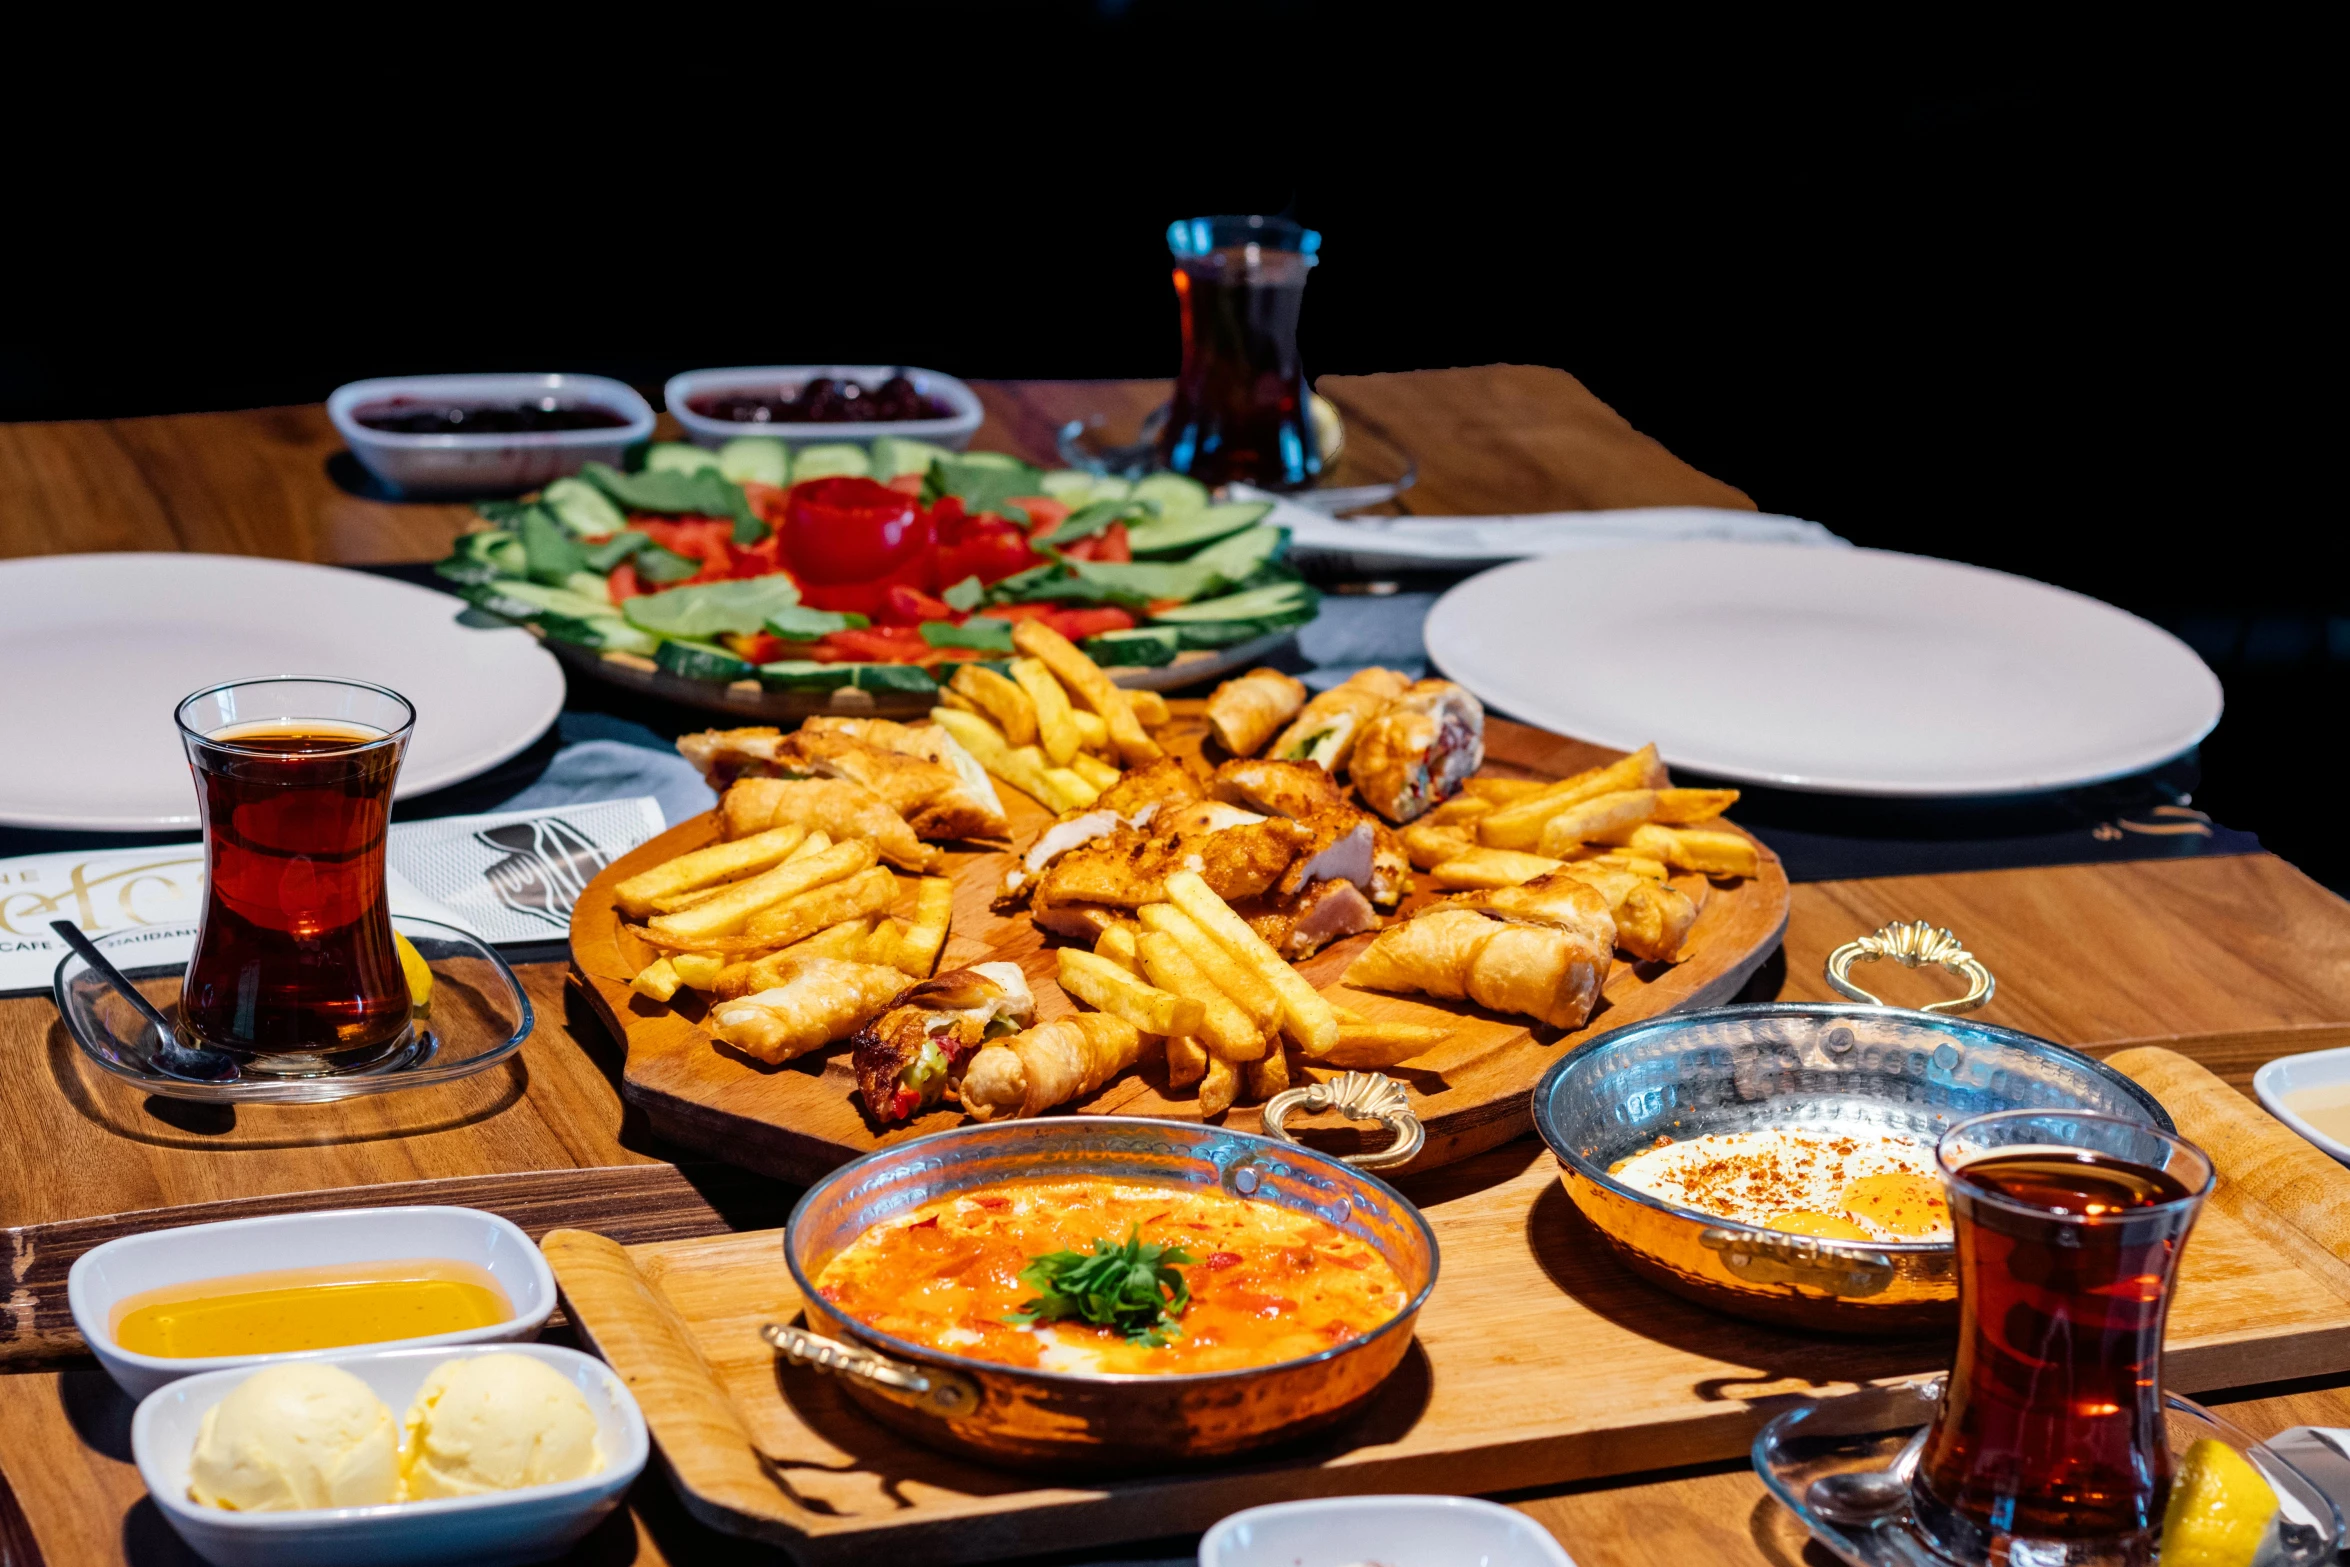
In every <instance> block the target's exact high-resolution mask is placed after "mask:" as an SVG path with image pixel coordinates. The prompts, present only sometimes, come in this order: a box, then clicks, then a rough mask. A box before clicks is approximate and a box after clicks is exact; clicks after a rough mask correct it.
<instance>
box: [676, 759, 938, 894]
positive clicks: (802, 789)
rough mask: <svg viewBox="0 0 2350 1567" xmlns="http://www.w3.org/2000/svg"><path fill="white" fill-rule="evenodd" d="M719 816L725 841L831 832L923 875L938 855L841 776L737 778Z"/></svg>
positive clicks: (882, 804)
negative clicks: (796, 830) (772, 831)
mask: <svg viewBox="0 0 2350 1567" xmlns="http://www.w3.org/2000/svg"><path fill="white" fill-rule="evenodd" d="M718 813H719V819H720V820H721V821H722V822H723V823H724V825H725V829H726V836H727V837H729V838H747V837H749V836H750V835H751V834H752V833H755V832H765V831H767V830H768V829H769V828H771V827H792V826H797V827H807V828H810V829H813V830H815V831H819V832H825V833H829V834H831V836H832V840H833V841H834V842H835V843H846V842H850V841H853V840H856V839H863V840H865V841H866V842H869V843H871V844H872V845H873V850H874V852H875V853H876V854H878V855H880V856H881V857H882V858H883V859H885V860H887V861H889V862H890V863H891V864H892V865H895V866H898V867H900V868H901V869H904V870H909V871H926V870H928V869H930V867H931V863H932V861H933V860H934V858H935V857H936V856H935V855H934V853H933V851H932V850H931V849H930V848H929V847H927V846H926V845H925V844H924V843H923V842H922V840H921V839H920V838H917V837H915V836H914V829H913V828H912V827H909V826H908V825H906V821H905V818H903V817H901V816H900V815H898V813H897V812H895V811H893V810H891V809H890V808H889V806H888V804H887V803H886V802H885V801H883V800H882V799H881V797H880V796H878V795H876V794H874V793H873V791H872V790H870V789H867V788H866V787H865V786H864V785H863V784H858V783H851V782H850V781H849V780H847V779H845V778H739V779H737V780H735V782H733V783H732V784H729V785H728V786H727V790H726V794H725V797H724V798H722V799H721V800H720V801H719V802H718Z"/></svg>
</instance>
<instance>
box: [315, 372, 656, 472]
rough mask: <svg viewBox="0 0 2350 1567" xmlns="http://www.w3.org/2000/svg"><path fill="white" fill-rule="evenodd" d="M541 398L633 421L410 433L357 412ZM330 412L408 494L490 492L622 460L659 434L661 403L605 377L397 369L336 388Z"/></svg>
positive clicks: (356, 447)
mask: <svg viewBox="0 0 2350 1567" xmlns="http://www.w3.org/2000/svg"><path fill="white" fill-rule="evenodd" d="M542 397H556V398H561V399H562V400H564V401H565V402H572V403H593V404H595V405H596V406H597V407H599V408H609V409H610V410H611V411H612V412H614V413H616V414H618V415H620V416H621V418H623V419H624V420H626V421H627V422H626V423H625V424H620V425H615V426H611V427H608V428H605V429H601V430H526V431H507V432H500V431H486V430H485V431H483V432H482V433H480V434H478V435H404V434H401V433H400V432H398V431H395V430H372V429H369V428H368V427H367V426H366V425H363V424H361V423H360V422H359V420H358V418H357V413H358V410H359V409H361V408H363V407H365V406H367V405H369V404H371V403H388V402H392V401H394V400H396V399H402V398H405V399H412V400H414V401H417V402H431V403H457V404H478V403H506V402H524V401H536V400H537V399H539V398H542ZM326 416H327V417H328V418H329V419H331V420H333V421H334V426H335V429H336V431H337V432H338V433H339V434H340V435H341V436H342V438H343V440H344V441H345V442H346V443H347V444H348V445H349V446H350V448H351V455H352V456H354V457H356V458H358V459H359V462H360V465H361V466H362V467H364V468H365V469H366V470H367V471H368V472H369V473H372V474H374V475H375V476H376V478H378V479H380V480H382V481H383V483H384V484H386V485H387V486H389V487H390V488H392V489H395V490H398V491H400V492H401V493H402V494H404V495H426V494H447V493H452V492H459V493H465V494H472V495H490V494H495V493H497V492H499V491H514V490H527V489H531V488H534V487H535V486H538V485H541V484H545V483H546V482H547V481H548V480H550V479H560V478H562V477H563V476H564V475H565V474H567V473H577V472H579V470H580V468H581V467H582V466H584V465H585V464H587V463H591V462H600V463H610V464H611V465H612V466H614V467H618V466H619V465H620V461H621V458H622V457H623V456H625V455H626V453H627V451H628V449H629V448H630V447H631V446H633V445H635V444H636V443H637V442H639V441H649V440H651V439H652V438H653V405H652V404H651V403H648V402H646V401H645V400H644V398H643V397H641V396H640V395H638V393H637V390H636V388H634V387H632V386H630V385H628V384H627V383H625V382H622V381H615V380H613V379H611V378H610V377H609V376H601V375H393V376H379V377H377V378H376V379H374V380H370V381H353V382H351V383H349V384H348V385H346V386H338V387H336V388H335V389H334V391H333V393H332V394H331V395H329V396H328V398H327V400H326Z"/></svg>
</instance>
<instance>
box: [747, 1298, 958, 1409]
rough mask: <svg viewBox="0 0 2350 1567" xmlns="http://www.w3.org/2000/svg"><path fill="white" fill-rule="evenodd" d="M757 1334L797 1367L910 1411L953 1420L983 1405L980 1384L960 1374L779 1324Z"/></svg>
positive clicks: (768, 1326)
mask: <svg viewBox="0 0 2350 1567" xmlns="http://www.w3.org/2000/svg"><path fill="white" fill-rule="evenodd" d="M759 1336H760V1337H761V1338H763V1339H765V1340H766V1341H767V1342H768V1343H769V1344H771V1345H773V1346H774V1347H775V1351H776V1353H777V1354H780V1355H781V1356H783V1358H784V1359H786V1360H788V1361H790V1362H791V1363H792V1364H793V1365H795V1366H813V1367H815V1368H816V1369H817V1370H818V1371H821V1372H824V1373H825V1374H827V1375H829V1376H836V1377H839V1378H841V1379H842V1380H844V1381H848V1382H854V1383H856V1384H858V1385H859V1386H860V1387H863V1388H866V1389H867V1390H869V1391H871V1392H874V1393H878V1394H880V1395H881V1396H882V1397H883V1398H886V1399H888V1400H889V1401H890V1402H891V1403H893V1404H903V1405H905V1406H906V1407H907V1408H908V1409H919V1410H921V1411H922V1412H923V1413H925V1414H931V1415H938V1416H940V1417H942V1418H945V1419H950V1420H951V1419H953V1418H955V1417H956V1416H959V1415H967V1414H969V1413H971V1411H973V1410H974V1409H977V1408H978V1407H979V1384H978V1383H976V1382H974V1381H972V1380H971V1379H970V1378H969V1377H967V1376H964V1375H963V1374H962V1373H961V1372H959V1371H949V1370H946V1369H945V1368H944V1367H941V1366H910V1365H908V1364H906V1363H905V1362H904V1361H902V1360H892V1359H890V1358H889V1357H888V1356H887V1355H884V1354H880V1353H877V1352H876V1351H874V1350H870V1349H867V1348H865V1347H864V1346H863V1345H862V1344H844V1343H842V1342H841V1341H840V1340H839V1339H836V1338H826V1337H825V1336H824V1335H823V1334H821V1333H811V1332H809V1331H808V1330H807V1329H806V1328H795V1327H790V1326H787V1325H785V1324H783V1323H780V1322H770V1323H768V1324H767V1325H766V1326H765V1327H763V1328H761V1329H760V1330H759Z"/></svg>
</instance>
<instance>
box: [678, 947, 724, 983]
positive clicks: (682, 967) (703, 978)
mask: <svg viewBox="0 0 2350 1567" xmlns="http://www.w3.org/2000/svg"><path fill="white" fill-rule="evenodd" d="M669 966H670V967H671V968H673V969H675V970H676V971H677V982H678V983H679V984H681V985H684V986H686V987H687V988H689V989H692V990H708V989H709V988H710V987H711V986H712V985H715V984H717V983H718V976H719V975H720V974H722V973H724V972H725V971H726V959H725V958H723V957H721V956H719V955H718V954H717V953H715V952H673V953H671V954H670V955H669Z"/></svg>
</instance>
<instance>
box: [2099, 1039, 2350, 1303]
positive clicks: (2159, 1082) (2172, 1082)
mask: <svg viewBox="0 0 2350 1567" xmlns="http://www.w3.org/2000/svg"><path fill="white" fill-rule="evenodd" d="M2105 1064H2106V1065H2107V1066H2110V1067H2112V1068H2113V1069H2114V1070H2116V1071H2118V1072H2124V1073H2127V1074H2128V1075H2129V1076H2130V1077H2132V1078H2135V1079H2136V1080H2137V1081H2138V1082H2140V1083H2143V1084H2145V1085H2146V1087H2147V1088H2148V1089H2149V1090H2151V1091H2152V1092H2153V1094H2154V1097H2155V1098H2157V1099H2159V1100H2161V1101H2162V1107H2163V1108H2164V1109H2166V1110H2168V1111H2169V1112H2170V1113H2171V1119H2172V1120H2174V1121H2176V1122H2177V1123H2178V1126H2179V1135H2180V1136H2182V1137H2184V1138H2186V1139H2187V1141H2189V1142H2191V1143H2193V1144H2194V1145H2195V1146H2196V1147H2198V1148H2201V1149H2202V1150H2203V1151H2204V1152H2205V1153H2207V1154H2209V1155H2210V1156H2211V1162H2212V1164H2213V1165H2214V1166H2216V1167H2217V1168H2218V1171H2219V1179H2218V1182H2217V1184H2216V1186H2215V1187H2214V1189H2213V1191H2212V1194H2211V1200H2212V1202H2214V1203H2215V1204H2217V1205H2219V1206H2220V1207H2222V1208H2225V1209H2227V1210H2228V1212H2229V1213H2230V1214H2232V1215H2234V1216H2235V1217H2237V1218H2239V1219H2241V1220H2243V1222H2244V1223H2245V1225H2246V1226H2247V1227H2248V1228H2250V1229H2251V1230H2253V1231H2254V1232H2255V1233H2256V1234H2258V1235H2259V1236H2260V1237H2261V1238H2262V1239H2263V1240H2265V1241H2267V1242H2268V1243H2269V1244H2270V1245H2272V1246H2275V1247H2276V1248H2277V1249H2278V1250H2280V1251H2282V1252H2284V1253H2285V1254H2286V1255H2287V1256H2288V1257H2291V1258H2292V1259H2293V1261H2294V1263H2295V1265H2296V1266H2298V1267H2300V1268H2301V1269H2303V1270H2304V1271H2305V1272H2308V1273H2310V1274H2312V1275H2314V1276H2315V1277H2317V1278H2319V1279H2322V1280H2324V1281H2325V1284H2326V1286H2327V1287H2328V1288H2330V1289H2331V1290H2333V1292H2334V1293H2335V1294H2337V1295H2339V1296H2341V1297H2342V1298H2343V1299H2344V1300H2350V1169H2345V1168H2343V1167H2342V1166H2341V1165H2339V1164H2337V1163H2335V1162H2334V1161H2333V1160H2332V1159H2331V1158H2329V1157H2327V1156H2326V1154H2324V1153H2323V1152H2321V1151H2320V1150H2319V1149H2317V1148H2316V1147H2314V1146H2312V1145H2311V1144H2310V1143H2309V1142H2307V1141H2306V1140H2304V1139H2303V1138H2302V1137H2300V1136H2299V1135H2298V1134H2297V1133H2295V1132H2294V1131H2293V1129H2292V1128H2290V1127H2288V1126H2286V1125H2285V1124H2284V1123H2283V1122H2281V1121H2279V1120H2277V1119H2276V1118H2275V1117H2274V1116H2272V1115H2270V1114H2269V1113H2268V1112H2267V1111H2265V1110H2263V1109H2261V1108H2260V1106H2259V1105H2257V1104H2255V1103H2254V1102H2253V1101H2252V1100H2250V1099H2247V1098H2245V1097H2244V1096H2243V1095H2242V1094H2240V1093H2238V1092H2237V1091H2236V1090H2235V1089H2233V1088H2230V1087H2229V1086H2228V1085H2227V1084H2226V1083H2225V1082H2223V1081H2221V1080H2220V1079H2219V1078H2218V1077H2216V1076H2214V1075H2213V1074H2212V1073H2211V1072H2210V1071H2209V1070H2207V1069H2206V1068H2204V1067H2203V1066H2201V1065H2199V1064H2198V1063H2196V1062H2194V1061H2190V1060H2189V1059H2187V1057H2185V1056H2183V1055H2180V1054H2179V1053H2178V1052H2176V1051H2173V1050H2165V1049H2163V1048H2161V1047H2160V1046H2158V1045H2141V1046H2137V1047H2135V1048H2133V1049H2129V1050H2117V1051H2115V1052H2114V1053H2113V1054H2112V1055H2110V1056H2107V1057H2106V1058H2105Z"/></svg>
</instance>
